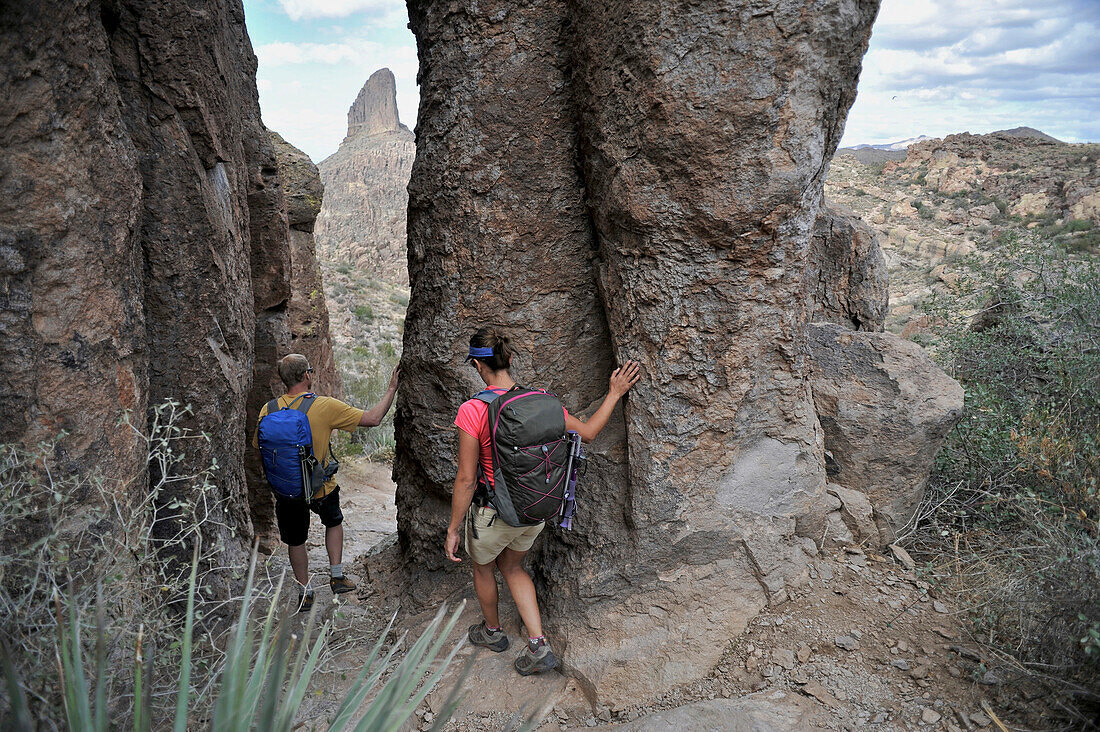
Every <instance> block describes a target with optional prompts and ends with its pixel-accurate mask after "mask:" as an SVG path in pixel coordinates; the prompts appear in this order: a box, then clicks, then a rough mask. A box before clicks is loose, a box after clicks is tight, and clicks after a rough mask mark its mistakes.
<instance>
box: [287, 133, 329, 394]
mask: <svg viewBox="0 0 1100 732" xmlns="http://www.w3.org/2000/svg"><path fill="white" fill-rule="evenodd" d="M271 137H272V140H274V142H275V153H276V156H277V159H278V163H279V179H280V182H281V183H282V188H283V191H284V193H285V195H286V215H287V224H288V225H289V226H290V231H289V237H290V301H289V303H288V312H287V319H288V323H287V326H288V327H289V329H290V351H291V352H293V353H301V354H304V355H305V356H306V357H307V358H308V359H309V362H310V364H311V365H312V366H313V368H314V372H313V387H314V389H315V390H316V391H317V392H318V393H319V394H325V395H328V396H334V397H339V396H340V392H341V388H340V378H339V374H337V372H336V359H335V357H334V355H333V352H332V340H331V338H330V337H329V319H328V305H327V303H326V302H325V293H324V288H323V283H322V281H321V267H320V266H319V265H318V263H317V247H316V245H315V243H314V240H313V227H314V223H315V222H316V221H317V215H318V213H320V211H321V201H322V198H323V197H324V193H325V188H324V186H323V185H321V175H320V173H319V172H318V170H317V166H316V165H314V164H313V161H312V160H310V159H309V156H308V155H306V154H305V153H304V152H302V151H301V150H299V149H298V148H296V147H294V146H293V145H291V144H290V143H288V142H287V141H286V140H284V139H283V138H282V137H280V136H279V134H278V133H275V132H272V133H271ZM280 393H281V392H280Z"/></svg>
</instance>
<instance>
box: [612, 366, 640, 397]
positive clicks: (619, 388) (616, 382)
mask: <svg viewBox="0 0 1100 732" xmlns="http://www.w3.org/2000/svg"><path fill="white" fill-rule="evenodd" d="M640 378H642V367H641V366H640V365H638V362H637V361H627V362H626V363H624V364H623V365H622V366H620V367H619V368H617V369H615V370H614V371H612V372H611V381H610V383H609V385H608V391H609V392H610V393H611V394H612V395H614V396H615V397H621V396H622V395H623V394H626V393H627V392H628V391H630V387H632V386H634V385H635V384H637V383H638V379H640Z"/></svg>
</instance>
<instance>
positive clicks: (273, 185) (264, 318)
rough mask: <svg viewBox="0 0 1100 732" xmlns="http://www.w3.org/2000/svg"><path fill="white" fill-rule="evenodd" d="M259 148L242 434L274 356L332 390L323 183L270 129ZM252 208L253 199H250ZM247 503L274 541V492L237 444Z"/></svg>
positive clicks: (276, 389)
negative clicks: (288, 359)
mask: <svg viewBox="0 0 1100 732" xmlns="http://www.w3.org/2000/svg"><path fill="white" fill-rule="evenodd" d="M265 138H266V139H267V143H266V145H264V146H262V147H263V148H264V150H265V152H266V153H267V154H266V156H265V158H264V165H263V166H261V169H260V170H261V181H262V182H263V184H264V185H263V186H259V187H257V190H256V191H255V192H253V193H252V194H251V198H250V200H254V201H255V202H256V203H257V204H258V203H260V202H261V201H265V200H266V202H267V207H266V208H265V210H264V214H265V215H264V216H262V217H259V216H257V217H253V219H252V230H253V249H254V250H255V251H254V254H253V257H252V286H253V290H254V293H255V310H256V335H255V365H254V367H253V382H252V390H251V392H250V393H249V397H248V402H247V422H246V425H247V426H246V434H247V435H249V436H250V435H252V433H253V432H254V431H255V429H256V417H257V416H258V415H259V412H260V408H261V407H263V405H264V404H265V403H267V402H268V401H269V400H270V399H272V398H273V397H275V396H278V395H279V394H282V393H283V392H284V391H286V387H285V386H284V384H283V382H282V380H281V379H280V378H279V374H278V371H277V368H276V366H277V364H278V361H279V359H280V358H282V357H283V356H285V355H286V354H288V353H302V354H304V355H305V356H306V357H307V358H309V360H310V363H311V364H312V366H313V367H314V369H315V371H314V374H313V376H314V386H315V389H316V390H317V392H318V393H321V394H327V395H330V396H339V395H340V383H339V379H338V378H337V373H336V363H335V359H334V357H333V352H332V341H331V340H330V338H329V321H328V307H327V305H326V303H325V297H324V290H323V289H322V285H321V269H320V266H319V265H318V263H317V258H316V252H315V246H314V243H313V223H314V221H315V220H316V218H317V212H318V211H319V210H320V208H321V198H322V196H323V195H324V187H323V186H322V185H321V178H320V176H319V174H318V172H317V166H315V165H314V164H313V162H312V161H311V160H310V159H309V156H307V155H306V154H305V153H304V152H302V151H301V150H299V149H297V148H296V147H294V146H293V145H291V144H290V143H288V142H287V141H286V140H284V139H283V138H282V137H281V136H280V135H279V134H278V133H277V132H271V131H266V134H265ZM254 208H255V207H254ZM245 474H246V476H247V478H248V486H249V507H250V510H251V513H252V523H253V527H254V529H255V532H256V534H257V535H258V536H259V537H260V538H261V546H262V547H263V548H264V549H265V550H270V549H272V548H274V546H275V545H276V540H277V538H278V537H277V534H276V533H275V500H274V498H273V496H272V494H271V490H270V488H269V487H268V484H267V480H266V478H264V474H263V467H262V465H261V464H260V456H259V452H258V451H256V450H254V449H251V448H249V449H248V450H246V452H245Z"/></svg>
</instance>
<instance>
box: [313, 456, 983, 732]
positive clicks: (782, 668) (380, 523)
mask: <svg viewBox="0 0 1100 732" xmlns="http://www.w3.org/2000/svg"><path fill="white" fill-rule="evenodd" d="M393 492H394V486H393V483H392V482H391V480H390V469H389V467H388V466H385V465H379V464H373V463H349V464H347V465H345V467H344V468H342V473H341V493H342V505H343V508H344V515H345V532H346V537H347V538H346V543H345V558H344V564H345V566H346V567H348V568H349V570H350V572H351V575H352V577H353V578H354V579H355V580H356V581H357V582H358V581H361V580H362V577H361V576H356V572H357V571H358V570H360V568H361V567H362V562H361V558H362V557H363V555H364V554H366V553H367V551H368V550H369V549H371V548H372V547H373V546H375V545H376V544H377V543H379V542H380V541H382V540H384V539H386V538H388V537H389V536H391V535H392V534H393V532H395V531H396V515H395V507H394V501H393ZM315 523H316V522H315ZM309 547H310V561H311V566H312V568H313V570H314V571H315V576H316V577H321V578H322V579H323V576H324V575H323V572H324V567H325V564H326V561H327V560H326V557H325V552H324V546H323V535H322V534H321V531H320V527H319V525H317V526H312V527H311V532H310V541H309ZM315 584H318V583H316V582H315ZM440 589H441V595H442V594H447V595H448V597H447V598H446V600H447V601H448V602H449V603H452V606H453V603H455V602H456V601H457V600H459V599H461V598H463V597H465V598H466V599H467V600H468V603H467V607H466V610H465V612H464V616H463V618H462V620H461V621H460V623H459V625H458V628H459V629H461V630H462V631H464V629H465V628H466V627H467V625H469V624H471V623H473V622H476V620H477V617H478V610H477V603H476V600H475V599H474V596H473V593H472V588H471V587H468V586H467V587H465V588H463V589H462V590H457V591H456V590H454V589H453V588H451V589H450V592H445V591H444V589H443V588H440ZM362 594H363V595H364V597H369V595H370V593H369V592H364V593H362ZM440 599H441V600H442V599H444V598H443V597H442V596H441V598H440ZM318 601H319V602H321V603H323V605H322V613H321V615H322V617H323V618H325V619H328V620H331V621H332V623H333V626H334V631H333V635H332V636H331V639H330V643H329V654H328V657H327V659H326V663H325V664H324V666H323V668H322V673H321V674H319V675H318V681H319V682H320V687H321V688H320V689H319V691H318V693H316V694H314V695H311V697H310V698H309V699H308V700H307V702H306V704H305V705H304V706H303V710H302V711H303V713H302V715H301V717H300V718H302V719H303V720H305V721H306V727H305V728H307V729H323V728H324V722H325V717H326V715H328V714H330V713H331V712H332V710H334V709H335V708H336V706H337V705H338V704H339V701H340V699H341V698H342V692H343V690H344V689H346V688H347V686H348V684H349V683H350V681H351V679H352V678H354V675H355V672H356V671H357V670H358V662H360V661H361V658H362V655H363V654H365V653H366V651H367V649H369V647H370V644H371V643H372V642H373V641H374V639H375V638H376V636H377V633H378V632H379V631H380V629H381V628H382V627H383V626H384V623H385V622H386V621H387V620H388V617H383V615H384V613H382V612H381V611H380V610H379V609H377V608H375V607H374V606H373V605H372V604H371V602H370V600H365V601H362V602H360V601H359V600H357V599H356V600H351V601H345V602H340V603H339V604H333V603H332V598H331V597H330V596H329V593H328V588H327V586H325V585H324V583H321V587H320V588H319V589H318ZM501 601H502V602H501V609H502V617H503V620H504V623H505V628H506V630H507V631H508V632H509V635H510V636H511V637H512V639H513V648H511V649H509V650H508V651H506V652H504V653H501V654H494V653H491V652H489V651H486V650H483V649H474V648H464V649H463V651H462V652H461V653H460V655H459V660H458V662H457V663H455V664H454V665H453V666H452V669H451V671H450V672H449V674H448V676H447V677H446V678H445V680H444V682H443V683H442V684H441V685H440V687H439V690H438V691H437V692H436V693H434V694H432V695H431V696H430V697H429V698H428V700H427V701H426V702H425V704H424V705H423V706H422V708H421V709H420V710H418V712H417V717H416V718H414V720H413V723H414V725H413V728H421V729H428V728H430V726H431V724H432V722H433V721H434V717H435V715H436V714H437V713H438V712H439V709H440V707H441V706H442V702H443V700H444V698H445V697H446V692H447V691H449V688H450V686H451V684H452V683H453V680H454V678H455V676H456V675H457V673H458V671H459V670H460V669H461V668H462V667H463V666H465V665H466V664H465V661H467V660H471V664H472V665H471V666H470V667H469V672H468V673H469V676H468V677H467V683H466V689H467V697H466V700H465V701H464V703H463V706H462V707H461V708H460V710H459V712H458V714H457V715H456V717H455V719H454V720H452V721H451V722H449V723H448V724H447V726H446V729H448V730H461V731H463V732H465V731H467V730H498V729H502V728H503V727H504V726H505V725H506V724H507V722H508V720H509V719H510V718H511V716H512V713H514V712H515V711H518V710H519V709H520V708H522V707H523V706H525V705H526V706H527V709H528V713H531V712H533V711H534V710H535V709H536V708H539V707H541V708H542V710H543V712H544V714H545V721H544V723H543V724H542V725H541V726H540V727H539V729H541V730H553V729H560V730H567V729H576V728H584V729H588V728H594V727H595V728H600V727H613V726H617V725H619V724H630V727H631V729H664V728H667V727H668V725H669V724H671V723H672V719H673V718H672V717H669V714H670V713H669V712H668V711H667V710H673V709H675V710H676V713H675V714H676V716H675V717H674V718H675V720H676V722H675V724H676V726H677V727H678V728H682V729H715V727H714V722H713V717H708V716H706V714H703V712H702V711H700V712H699V713H698V714H696V710H697V709H699V710H703V711H706V709H704V707H707V705H710V707H708V709H710V711H707V714H712V715H713V714H714V711H713V709H712V708H713V707H714V705H715V703H716V702H715V701H710V700H717V702H722V701H723V700H735V701H732V702H729V703H727V704H728V711H726V712H722V711H719V716H720V717H721V716H722V715H723V714H724V715H725V719H727V720H728V721H727V722H726V723H724V724H728V725H729V726H728V728H729V729H741V727H738V726H734V725H735V724H736V723H737V719H735V717H736V715H738V714H739V713H740V712H739V711H738V709H740V707H742V706H744V704H743V702H745V701H746V700H747V701H748V702H749V703H750V704H751V705H752V708H753V709H754V710H755V711H754V714H757V715H758V716H759V719H762V720H764V721H763V722H760V721H759V720H758V719H757V717H753V719H754V720H756V721H755V722H754V723H759V724H760V725H761V726H759V727H752V729H761V730H769V729H776V730H777V731H778V730H781V729H787V728H791V727H789V726H787V727H784V726H781V724H780V723H781V721H782V720H784V719H788V720H789V719H794V718H795V716H796V717H797V719H798V720H799V722H798V728H805V729H829V730H856V729H864V728H866V729H875V730H911V729H921V730H953V731H954V730H958V731H966V732H971V731H973V730H981V729H997V726H996V723H994V722H993V721H992V720H991V719H990V717H989V715H988V714H986V713H985V712H984V711H983V708H982V702H983V700H984V699H986V698H992V697H993V694H992V693H991V692H992V690H993V687H994V686H995V685H996V684H997V683H998V679H997V678H996V677H995V675H993V674H991V673H990V672H988V671H986V669H985V666H984V665H983V664H982V658H981V655H980V653H979V652H977V651H976V650H975V648H974V647H973V646H972V645H970V644H968V643H967V642H966V640H965V638H966V634H965V632H964V630H963V628H962V626H961V625H960V623H959V621H958V620H957V619H956V618H955V616H954V614H953V608H951V607H950V606H948V605H947V604H945V602H944V601H942V600H940V599H938V598H937V597H936V595H935V592H934V589H933V588H932V587H930V586H929V585H928V583H926V582H924V581H922V580H920V579H919V578H918V577H916V576H915V575H914V574H913V573H911V572H909V571H908V570H906V569H905V568H904V567H903V566H901V565H900V564H897V563H896V562H895V561H894V560H893V559H892V558H887V557H882V556H879V555H877V554H874V553H872V552H864V551H862V550H860V549H858V548H853V549H848V550H832V551H829V552H827V555H826V556H822V557H821V558H819V559H817V560H815V561H814V562H813V564H812V566H811V572H810V582H809V583H808V585H807V586H806V588H804V590H802V591H801V592H800V593H798V594H796V595H795V596H794V597H793V598H792V600H791V601H789V602H786V603H784V604H783V605H781V606H779V607H775V608H771V609H770V610H769V611H767V612H765V613H763V614H761V615H760V616H759V617H757V618H755V619H754V620H753V621H752V623H751V624H750V626H749V629H748V630H747V631H746V632H745V633H744V634H743V635H742V636H741V637H739V638H737V639H735V640H734V641H733V642H732V643H730V644H729V647H728V649H727V651H726V653H725V654H724V655H723V657H722V659H721V660H720V662H719V663H718V664H717V665H716V666H715V668H714V669H713V670H712V671H711V673H710V675H709V676H708V677H707V678H705V679H702V680H700V681H697V682H695V683H692V684H689V685H686V686H684V687H680V688H677V689H674V690H673V691H671V692H669V693H668V694H666V695H664V696H662V697H661V698H659V699H655V700H639V702H640V703H639V704H638V705H637V706H634V707H630V708H625V709H608V708H606V707H593V706H592V705H591V704H590V703H589V702H588V700H587V699H586V698H585V696H584V694H583V692H582V690H581V688H580V686H579V685H578V684H577V682H576V681H574V680H572V679H569V678H567V677H565V676H562V675H560V674H550V675H547V676H545V677H542V678H538V677H536V678H531V679H523V678H521V677H519V676H518V675H517V674H516V673H515V671H514V670H513V669H512V667H511V663H512V660H513V659H514V657H515V655H516V653H517V652H518V651H517V650H516V648H517V647H516V646H515V641H516V640H517V639H519V638H521V637H522V634H521V628H520V625H519V619H518V617H516V615H515V611H514V608H513V606H512V605H511V600H510V597H509V596H508V593H507V590H506V588H504V587H503V584H502V587H501ZM429 619H430V613H425V614H424V615H422V616H417V617H414V618H405V619H399V620H403V621H404V622H403V623H402V625H403V626H404V627H408V628H410V629H411V630H412V631H413V632H414V633H415V632H416V629H417V628H419V627H423V625H424V624H426V623H427V621H428V620H429ZM739 699H740V700H741V701H736V700H739ZM700 702H704V704H700ZM738 705H740V706H738ZM792 710H793V711H792ZM794 712H797V714H796V715H795V716H791V715H792V714H793V713H794ZM692 720H695V721H694V722H693V721H692ZM768 720H773V721H772V722H771V724H770V725H769V722H768ZM742 723H743V722H742ZM692 724H695V726H694V727H693V726H692ZM777 724H780V726H775V725H777ZM720 728H727V727H720ZM746 728H748V727H746Z"/></svg>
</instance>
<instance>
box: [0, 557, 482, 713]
mask: <svg viewBox="0 0 1100 732" xmlns="http://www.w3.org/2000/svg"><path fill="white" fill-rule="evenodd" d="M198 556H199V554H198V551H197V549H196V552H195V555H194V559H193V560H192V564H191V575H190V585H189V590H188V596H187V611H186V614H185V616H184V629H183V637H182V638H181V639H180V651H181V658H180V662H179V672H178V683H177V689H176V706H175V715H174V719H173V724H172V727H173V730H174V731H175V732H184V731H185V730H187V729H189V728H192V729H193V728H194V727H195V726H196V725H197V724H199V723H200V721H199V720H196V719H191V718H190V712H191V708H190V701H191V693H190V692H191V670H192V669H191V666H192V641H193V632H194V621H195V586H196V584H197V581H196V579H197V570H198ZM255 570H256V553H255V552H253V555H252V561H251V563H250V566H249V572H248V579H247V581H246V585H245V591H244V596H243V599H242V600H241V607H240V612H239V614H238V616H237V621H236V623H235V625H234V628H233V631H232V633H231V635H230V640H229V645H228V648H227V649H226V654H225V663H224V667H223V669H222V671H221V674H220V677H219V679H218V681H217V683H216V685H215V693H216V701H215V703H214V707H213V711H212V713H211V716H210V720H209V726H210V728H211V729H216V730H222V729H233V730H244V729H253V730H264V731H265V732H266V731H267V730H272V731H273V732H290V730H291V729H292V727H293V725H294V717H295V715H296V713H297V711H298V707H299V706H300V705H301V703H302V699H303V698H304V697H305V694H306V691H307V689H308V687H309V682H310V679H311V677H312V675H313V671H314V670H315V669H316V667H317V663H318V659H319V657H320V654H321V650H322V648H323V646H324V641H325V637H326V636H327V634H328V631H329V623H327V622H326V623H325V624H324V625H323V626H322V627H321V629H320V631H319V632H318V633H317V638H316V640H314V641H312V643H311V636H312V634H313V633H312V629H313V625H314V619H315V612H316V611H314V612H313V613H311V614H310V617H309V619H308V620H307V622H306V624H305V627H304V629H303V630H302V631H301V637H299V635H298V633H297V632H296V631H294V630H293V628H292V627H291V623H289V622H288V621H287V618H286V617H278V618H277V617H276V615H277V611H276V606H277V602H276V601H275V600H272V601H271V603H270V604H269V606H268V609H267V612H266V614H265V615H264V618H263V622H262V623H257V621H256V620H255V619H254V618H253V609H254V604H255V596H254V592H255V590H254V586H253V580H254V577H255ZM279 588H280V589H281V588H282V583H281V582H280V585H279ZM276 597H278V593H276ZM463 605H464V603H463ZM55 607H56V609H57V613H58V628H59V634H58V645H57V661H58V670H59V672H60V677H61V686H62V695H63V698H64V710H65V721H66V724H67V726H68V728H69V729H70V730H72V731H73V732H77V731H79V732H107V730H109V729H112V728H115V727H117V723H115V722H113V721H112V720H110V719H109V713H108V712H109V710H108V703H107V695H106V687H107V683H108V675H109V673H110V668H109V667H108V661H107V654H106V651H105V649H106V647H107V643H106V641H107V638H106V629H105V623H104V618H103V610H102V608H103V603H102V602H100V603H98V608H99V609H98V612H97V618H96V643H95V661H94V668H95V678H94V689H93V688H92V686H93V682H92V681H91V680H90V679H89V678H88V676H87V674H86V673H85V670H84V669H85V658H84V645H83V639H82V634H81V626H82V623H81V618H80V613H79V610H78V608H77V607H76V606H75V605H70V606H69V607H68V612H67V614H68V617H67V618H65V617H63V615H64V614H65V603H64V602H63V600H62V598H60V597H55ZM462 610H463V607H462V606H460V607H459V608H458V609H456V610H455V611H454V612H453V613H451V616H450V618H449V619H447V620H446V621H445V616H446V608H445V607H441V608H440V610H439V612H438V613H437V614H436V616H435V618H434V619H433V620H432V622H431V623H430V624H429V625H428V627H427V628H426V629H425V631H424V633H423V634H422V635H421V636H420V637H419V638H418V639H417V640H416V642H415V643H413V644H412V646H411V647H410V648H409V649H408V651H407V652H406V653H405V655H404V657H403V658H402V659H401V660H400V662H397V661H396V660H395V658H396V655H397V651H398V649H399V648H400V647H401V646H402V644H403V643H404V640H405V636H404V635H402V636H401V638H399V639H398V641H397V642H396V643H394V644H393V645H392V646H391V647H390V649H389V650H388V651H387V652H386V653H385V655H384V656H383V655H382V649H383V646H384V645H385V639H386V637H387V636H388V635H389V632H390V630H391V629H392V627H393V623H394V619H395V618H396V614H395V615H394V618H391V619H390V622H389V625H387V626H386V629H385V630H384V631H383V632H382V634H381V635H380V636H379V638H378V640H377V641H376V642H375V644H374V647H373V649H372V650H371V652H370V654H368V656H367V659H366V661H365V662H364V663H363V667H362V670H361V672H360V673H359V676H358V677H357V678H356V680H355V682H354V683H353V684H352V686H351V688H350V689H349V690H348V693H347V695H346V697H345V698H344V700H343V703H342V704H341V705H340V707H339V709H338V710H337V712H336V715H335V717H334V719H333V721H332V723H331V724H330V726H329V730H331V731H332V732H341V731H342V730H355V732H383V731H385V732H396V730H398V729H399V728H400V727H401V726H402V725H403V724H404V723H405V722H406V721H407V720H408V719H409V717H411V716H412V714H413V712H414V711H415V710H416V708H417V707H418V706H419V705H420V703H421V702H422V701H424V699H425V698H426V697H427V695H428V694H429V693H430V692H431V691H432V689H433V688H434V687H435V686H436V684H437V683H438V682H439V680H440V679H441V678H442V676H443V674H444V673H445V672H446V670H447V668H448V667H449V666H450V664H451V663H452V662H453V660H454V657H455V654H456V653H457V652H458V651H459V649H460V648H461V647H462V644H463V641H464V640H465V639H464V638H463V639H460V640H459V641H458V642H457V643H456V644H455V645H454V647H453V648H452V649H451V650H450V652H449V653H448V654H447V655H446V656H445V657H444V658H443V660H442V663H440V664H438V666H437V667H436V668H435V670H434V671H433V670H432V666H433V665H434V664H435V663H436V661H437V659H439V657H440V655H441V653H442V652H443V646H444V645H445V644H446V642H447V638H448V636H449V635H450V633H451V631H452V630H453V629H454V626H455V623H456V622H457V621H458V618H459V615H460V614H461V612H462ZM143 646H144V644H143V633H142V632H141V631H140V630H139V633H138V641H137V645H136V648H135V653H134V666H133V669H134V706H133V729H134V732H147V731H148V730H151V729H152V727H153V720H152V716H151V714H150V699H149V697H150V696H151V693H150V688H151V684H149V683H148V679H149V676H150V670H151V668H152V665H151V660H150V659H149V658H148V657H147V654H146V652H145V651H146V649H145V648H144V647H143ZM0 671H2V673H3V676H4V681H5V684H6V687H7V692H8V697H9V699H10V700H11V704H12V710H11V717H10V721H11V723H12V724H13V725H14V727H13V728H14V729H15V730H19V732H24V731H27V732H29V731H30V730H32V729H33V727H32V725H31V721H30V714H29V712H28V708H27V703H26V698H25V696H24V694H23V691H22V688H21V686H20V682H19V679H18V676H17V673H16V671H15V668H14V665H13V664H12V662H11V659H10V656H9V654H8V650H7V648H6V647H0ZM387 675H389V678H388V679H387V680H386V681H385V682H384V683H382V686H381V688H380V689H378V686H379V684H380V683H381V682H382V679H383V677H385V676H387ZM464 676H465V674H464V673H463V674H460V677H459V683H458V684H456V687H455V690H454V691H452V693H451V696H450V698H449V699H448V700H447V702H446V704H445V709H443V710H441V713H440V714H439V715H438V716H437V720H436V724H435V728H439V727H440V726H441V725H442V724H443V722H445V721H446V720H447V719H448V718H449V716H450V715H451V714H452V713H453V711H454V709H455V707H456V706H457V704H458V701H459V696H458V689H459V686H460V685H461V679H462V678H463V677H464ZM376 689H377V694H376V695H375V698H374V699H373V701H371V703H370V704H369V705H367V706H366V708H365V709H364V708H363V703H364V702H365V700H366V699H367V697H368V696H370V695H371V693H372V692H374V691H375V690H376ZM359 713H361V715H362V716H361V717H360V718H359V720H358V721H357V722H354V723H353V720H354V719H355V717H356V715H357V714H359ZM158 726H160V725H158Z"/></svg>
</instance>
